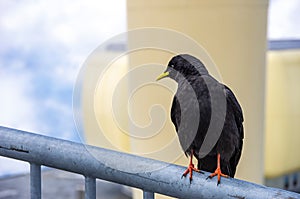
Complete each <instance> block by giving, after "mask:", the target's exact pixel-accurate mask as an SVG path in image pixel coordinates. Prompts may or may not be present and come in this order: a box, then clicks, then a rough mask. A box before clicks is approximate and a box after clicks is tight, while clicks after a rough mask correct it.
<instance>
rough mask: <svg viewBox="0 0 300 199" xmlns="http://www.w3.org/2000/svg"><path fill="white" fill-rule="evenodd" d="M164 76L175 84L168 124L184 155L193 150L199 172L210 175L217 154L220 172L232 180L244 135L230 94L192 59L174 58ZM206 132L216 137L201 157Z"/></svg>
mask: <svg viewBox="0 0 300 199" xmlns="http://www.w3.org/2000/svg"><path fill="white" fill-rule="evenodd" d="M165 73H166V74H168V75H167V76H168V77H170V78H172V79H174V80H175V81H176V82H177V83H178V88H177V92H176V94H175V96H174V99H173V102H172V107H171V120H172V122H173V123H174V126H175V129H176V131H177V134H178V137H179V141H180V144H181V146H182V148H183V150H184V152H185V153H186V155H190V154H191V151H192V150H193V153H194V155H195V157H196V159H197V160H198V169H200V170H205V171H209V172H214V171H215V169H216V168H217V161H216V160H217V154H220V165H221V170H222V172H223V173H224V174H226V175H229V176H231V177H234V175H235V171H236V166H237V164H238V162H239V159H240V156H241V151H242V146H243V138H244V131H243V113H242V109H241V107H240V105H239V103H238V101H237V99H236V97H235V96H234V94H233V92H232V91H231V90H230V89H229V88H228V87H227V86H225V85H223V84H221V83H219V82H218V81H217V80H216V79H214V78H213V77H212V76H211V75H210V74H209V73H208V71H207V70H206V68H205V66H204V65H203V63H202V62H201V61H200V60H199V59H197V58H195V57H193V56H191V55H187V54H182V55H177V56H175V57H173V58H172V59H171V60H170V62H169V64H168V67H167V70H166V72H165ZM213 98H215V99H213ZM222 111H223V112H224V113H221V112H222ZM217 123H219V124H222V125H221V128H217V127H216V128H214V125H215V124H217ZM209 128H212V129H213V130H214V129H215V130H214V131H212V132H213V133H216V135H217V136H215V137H216V139H215V140H213V141H212V142H211V143H212V144H211V145H212V146H211V148H210V150H209V151H207V152H206V154H202V155H201V150H200V149H201V147H202V145H203V143H204V140H205V137H206V136H207V134H208V133H207V132H209ZM218 129H219V130H218ZM215 131H219V132H215ZM212 137H214V136H212Z"/></svg>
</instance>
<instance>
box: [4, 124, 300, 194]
mask: <svg viewBox="0 0 300 199" xmlns="http://www.w3.org/2000/svg"><path fill="white" fill-rule="evenodd" d="M91 152H92V154H91ZM0 155H1V156H5V157H9V158H14V159H18V160H22V161H26V162H29V163H30V180H31V181H30V186H31V188H30V190H31V198H32V199H35V198H41V195H42V194H41V193H42V192H41V191H42V189H41V165H44V166H48V167H52V168H56V169H61V170H65V171H70V172H74V173H78V174H82V175H84V177H85V198H86V199H95V198H96V179H97V178H98V179H103V180H106V181H111V182H115V183H119V184H123V185H127V186H131V187H135V188H139V189H142V190H143V191H144V194H143V197H144V198H145V199H153V198H154V193H160V194H164V195H168V196H172V197H176V198H235V199H236V198H245V199H248V198H256V199H258V198H289V199H292V198H300V194H297V193H293V192H288V191H285V190H281V189H275V188H270V187H265V186H262V185H257V184H253V183H249V182H245V181H241V180H238V179H233V178H229V179H226V178H222V182H221V184H220V185H219V186H217V183H216V179H213V180H206V177H207V176H208V175H209V174H208V173H206V172H204V174H200V173H196V174H195V175H194V178H193V181H192V183H191V184H190V182H189V179H181V174H182V172H183V171H184V170H185V168H184V167H182V166H178V165H174V164H169V163H165V162H161V161H157V160H152V159H148V158H143V157H139V156H134V155H130V154H125V153H120V152H116V151H112V150H108V149H103V148H98V147H93V146H88V145H84V144H79V143H74V142H70V141H65V140H61V139H56V138H51V137H47V136H42V135H37V134H32V133H28V132H24V131H20V130H15V129H10V128H6V127H0ZM96 157H97V158H96ZM99 158H100V159H101V161H99ZM111 160H114V162H115V166H113V165H110V166H109V167H108V166H107V165H106V164H105V162H112V161H111ZM149 165H155V166H156V167H157V168H161V169H156V170H149ZM126 168H133V169H135V168H136V170H137V171H138V172H137V173H133V172H126Z"/></svg>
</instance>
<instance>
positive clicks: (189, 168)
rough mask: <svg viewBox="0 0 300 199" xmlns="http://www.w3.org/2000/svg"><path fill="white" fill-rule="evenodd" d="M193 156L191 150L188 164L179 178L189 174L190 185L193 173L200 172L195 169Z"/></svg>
mask: <svg viewBox="0 0 300 199" xmlns="http://www.w3.org/2000/svg"><path fill="white" fill-rule="evenodd" d="M193 155H194V150H193V149H192V151H191V155H190V164H189V166H188V168H187V169H186V170H185V171H184V173H183V174H182V176H181V178H182V177H186V175H187V174H188V173H189V174H190V183H191V182H192V180H193V171H196V172H200V171H199V170H198V169H197V168H195V166H194V164H193Z"/></svg>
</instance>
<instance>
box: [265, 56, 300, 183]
mask: <svg viewBox="0 0 300 199" xmlns="http://www.w3.org/2000/svg"><path fill="white" fill-rule="evenodd" d="M267 71H268V72H267V92H266V94H267V95H266V96H267V98H266V164H265V174H266V177H268V178H272V177H276V176H279V175H283V174H287V173H289V172H293V171H297V170H299V169H300V155H299V143H300V133H299V129H300V92H299V91H300V89H299V86H300V78H299V77H300V51H299V50H290V51H271V52H269V53H268V67H267Z"/></svg>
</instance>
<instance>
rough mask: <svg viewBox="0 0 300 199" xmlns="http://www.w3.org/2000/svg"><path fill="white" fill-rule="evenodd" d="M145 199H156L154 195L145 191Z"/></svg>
mask: <svg viewBox="0 0 300 199" xmlns="http://www.w3.org/2000/svg"><path fill="white" fill-rule="evenodd" d="M143 199H154V193H153V192H148V191H143Z"/></svg>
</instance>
